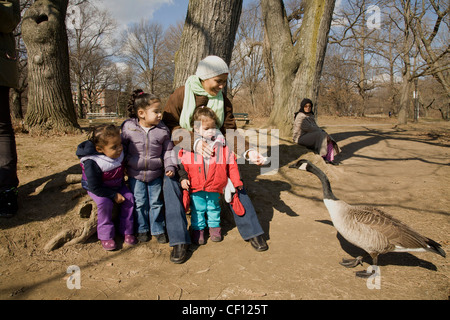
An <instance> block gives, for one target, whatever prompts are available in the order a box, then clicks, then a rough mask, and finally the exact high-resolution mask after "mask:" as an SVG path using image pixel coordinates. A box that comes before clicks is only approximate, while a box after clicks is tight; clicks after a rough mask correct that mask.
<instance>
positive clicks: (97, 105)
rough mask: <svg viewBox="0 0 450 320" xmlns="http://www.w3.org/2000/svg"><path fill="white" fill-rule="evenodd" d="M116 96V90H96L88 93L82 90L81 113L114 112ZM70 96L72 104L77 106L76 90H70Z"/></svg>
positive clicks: (117, 94) (117, 93) (117, 92)
mask: <svg viewBox="0 0 450 320" xmlns="http://www.w3.org/2000/svg"><path fill="white" fill-rule="evenodd" d="M89 96H91V97H89ZM118 96H119V91H117V90H108V89H104V90H98V91H97V92H94V93H91V94H90V95H89V92H88V91H87V90H83V113H84V114H86V113H88V112H95V113H111V112H114V113H116V112H117V100H118ZM72 98H73V102H74V104H75V105H76V106H78V101H77V91H72Z"/></svg>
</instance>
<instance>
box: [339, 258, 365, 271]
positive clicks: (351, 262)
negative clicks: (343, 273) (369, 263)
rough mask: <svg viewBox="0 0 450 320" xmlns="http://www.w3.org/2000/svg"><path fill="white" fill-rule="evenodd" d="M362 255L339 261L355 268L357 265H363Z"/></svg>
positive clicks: (343, 264)
mask: <svg viewBox="0 0 450 320" xmlns="http://www.w3.org/2000/svg"><path fill="white" fill-rule="evenodd" d="M362 259H363V257H362V256H359V257H357V258H355V259H342V261H341V262H339V264H340V265H342V266H344V267H346V268H354V267H356V266H357V265H362V264H363V263H362Z"/></svg>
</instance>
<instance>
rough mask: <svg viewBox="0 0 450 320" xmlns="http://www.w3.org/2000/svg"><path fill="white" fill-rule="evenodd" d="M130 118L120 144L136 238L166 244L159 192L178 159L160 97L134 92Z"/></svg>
mask: <svg viewBox="0 0 450 320" xmlns="http://www.w3.org/2000/svg"><path fill="white" fill-rule="evenodd" d="M128 112H129V117H130V119H128V120H126V121H125V122H124V123H123V124H122V141H123V144H124V146H125V148H126V150H127V155H126V157H125V163H126V169H127V174H128V181H129V185H130V189H131V191H132V192H133V195H134V200H135V217H136V222H137V238H138V240H139V241H143V242H146V241H149V240H150V235H153V236H155V237H156V239H157V241H158V242H159V243H167V238H166V235H165V230H164V229H165V220H164V212H163V201H162V199H161V191H162V184H163V176H164V174H165V175H166V176H168V177H173V176H174V175H175V172H176V170H177V158H176V155H175V154H174V151H173V142H172V140H171V136H170V131H169V129H168V128H167V127H166V125H165V124H164V123H163V122H162V121H161V119H162V107H161V101H160V100H159V98H158V97H157V96H155V95H153V94H149V93H145V92H143V91H142V90H140V89H138V90H135V91H134V93H133V95H132V97H131V99H130V102H129V104H128Z"/></svg>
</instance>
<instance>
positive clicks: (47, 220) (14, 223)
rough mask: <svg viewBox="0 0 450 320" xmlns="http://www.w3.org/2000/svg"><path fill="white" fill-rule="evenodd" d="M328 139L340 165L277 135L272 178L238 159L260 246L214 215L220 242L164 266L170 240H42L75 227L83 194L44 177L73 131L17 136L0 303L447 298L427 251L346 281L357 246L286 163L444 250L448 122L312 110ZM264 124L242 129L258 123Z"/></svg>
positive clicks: (53, 173) (72, 142) (51, 175)
mask: <svg viewBox="0 0 450 320" xmlns="http://www.w3.org/2000/svg"><path fill="white" fill-rule="evenodd" d="M318 121H319V125H321V126H322V127H323V128H324V129H326V130H327V131H328V132H329V133H330V134H332V136H333V137H334V138H335V140H336V141H337V142H338V143H339V145H340V147H341V149H342V153H341V154H340V155H339V156H338V158H337V160H338V161H339V163H340V164H339V166H331V165H325V164H324V163H323V162H322V161H321V159H320V158H318V156H315V155H313V154H312V153H311V152H309V153H305V152H306V150H305V149H304V148H301V147H299V146H296V145H293V144H292V143H291V142H290V139H289V137H286V138H280V139H279V154H280V163H279V170H278V172H276V173H275V174H261V170H260V169H261V168H260V167H257V166H255V165H243V166H241V170H242V174H243V177H244V183H245V186H246V188H247V191H248V193H249V194H250V196H251V198H252V199H253V203H254V206H255V208H256V211H257V213H258V216H259V219H260V222H261V224H262V226H263V228H264V230H265V236H266V239H267V242H268V245H269V250H268V251H266V252H256V251H255V250H253V249H252V247H251V245H250V244H249V243H248V242H245V241H243V240H242V238H241V237H240V235H239V232H238V230H237V228H236V227H235V225H234V223H233V222H232V221H231V220H230V217H227V216H226V214H224V217H223V233H224V240H223V241H222V242H220V243H213V242H211V241H208V242H207V244H206V245H203V246H200V247H199V246H191V249H190V251H189V259H188V260H187V261H186V262H185V263H184V264H180V265H177V264H173V263H171V262H170V261H169V256H170V251H171V249H170V247H169V245H168V244H158V243H157V242H156V240H155V239H152V240H151V241H150V242H148V243H141V244H138V245H136V246H133V247H129V246H121V248H120V249H119V250H117V251H114V252H105V251H104V250H103V249H102V248H101V245H100V243H99V242H98V241H97V239H96V236H95V235H94V236H93V237H91V239H90V241H88V243H84V244H76V245H72V246H63V247H61V248H59V249H57V250H54V251H52V252H50V253H45V252H44V250H43V247H44V246H45V244H46V243H47V242H48V241H49V240H50V239H51V238H52V237H53V236H54V235H55V234H56V233H58V232H59V231H60V230H62V229H66V228H68V227H71V226H72V227H76V226H78V225H80V223H81V221H82V220H81V219H80V218H79V217H78V216H77V212H76V210H75V208H76V207H77V205H78V204H79V203H80V202H81V201H83V200H84V199H86V197H87V196H86V195H85V194H83V193H82V192H81V186H80V185H79V184H74V185H67V186H64V187H59V188H49V187H48V185H49V184H48V183H49V182H50V181H51V180H52V179H57V178H59V177H61V176H65V175H67V174H68V173H79V172H80V167H79V164H78V159H77V158H76V156H75V149H76V146H77V144H78V143H80V142H81V141H83V140H84V139H85V136H84V135H81V134H80V135H77V136H62V137H30V136H28V135H26V134H21V133H19V134H17V148H18V156H19V164H18V166H19V178H20V186H19V197H20V212H19V213H18V215H17V216H16V217H14V218H11V219H2V220H0V229H1V231H0V299H2V300H25V299H33V300H39V299H46V300H47V299H50V300H66V299H68V300H80V299H99V300H103V299H121V300H122V299H124V300H128V299H137V300H140V299H146V300H147V299H149V300H191V299H192V300H197V299H205V300H207V299H212V300H234V299H242V300H317V299H325V300H329V299H338V300H344V299H351V300H354V299H355V300H359V299H369V300H379V299H380V300H384V299H406V300H410V299H419V300H447V299H448V298H449V288H450V285H449V276H450V266H449V262H448V260H447V259H445V258H443V257H441V256H438V255H436V254H433V253H389V254H385V255H382V256H381V257H380V258H379V266H380V269H379V272H380V276H379V278H377V279H369V280H365V279H361V278H357V277H355V271H361V270H365V269H367V268H368V267H369V265H370V263H371V261H370V260H367V261H365V263H364V265H363V266H358V267H356V268H355V269H346V268H344V267H342V266H341V265H340V264H339V261H341V259H342V258H344V257H345V258H348V257H350V256H356V255H358V254H360V253H361V251H360V249H358V248H355V247H354V246H352V245H350V244H349V243H348V242H346V241H345V240H344V239H343V238H342V237H341V236H340V235H339V234H337V232H336V230H335V228H334V227H333V224H332V223H331V220H330V217H329V215H328V212H327V210H326V208H325V206H324V204H323V202H322V188H321V185H320V181H319V180H318V179H317V178H316V177H315V176H313V175H312V174H310V173H308V172H304V171H299V170H295V169H290V168H288V165H289V164H291V163H293V162H294V161H295V160H296V159H298V158H299V157H310V159H313V161H314V162H315V163H317V164H318V166H319V167H320V168H322V169H323V170H324V171H325V172H326V174H327V175H328V177H329V178H330V181H331V185H332V187H333V191H334V194H335V195H336V196H337V197H338V198H340V199H342V200H345V201H347V202H348V203H351V204H356V205H374V206H376V207H378V208H380V209H383V210H385V211H386V212H388V213H390V214H392V215H393V216H394V217H396V218H398V219H400V220H402V221H403V222H405V223H406V224H408V225H409V226H411V227H412V228H413V229H415V230H417V231H418V232H420V233H421V234H423V235H425V236H427V237H430V238H432V239H434V240H435V241H437V242H438V243H440V244H441V245H442V247H443V249H444V250H445V251H446V252H447V253H449V245H450V235H449V230H450V228H449V227H450V220H449V209H448V208H449V207H450V188H449V185H450V161H449V158H450V149H449V146H450V123H449V122H440V121H438V122H426V121H425V120H421V122H420V123H419V124H408V125H405V126H397V125H396V121H395V120H394V119H388V118H337V117H319V120H318ZM262 124H264V119H258V120H255V121H253V123H252V124H250V126H248V127H253V128H258V127H260V126H261V125H262ZM73 265H76V266H78V267H79V268H80V273H79V274H78V275H79V279H80V285H81V287H80V289H76V288H74V289H69V288H68V283H69V284H72V287H73V285H74V284H75V282H70V281H69V282H68V276H69V274H68V273H67V269H68V267H70V266H73Z"/></svg>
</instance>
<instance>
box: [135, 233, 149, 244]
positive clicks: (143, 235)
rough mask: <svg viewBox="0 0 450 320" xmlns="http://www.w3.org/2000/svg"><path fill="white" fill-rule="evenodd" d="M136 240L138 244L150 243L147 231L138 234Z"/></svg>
mask: <svg viewBox="0 0 450 320" xmlns="http://www.w3.org/2000/svg"><path fill="white" fill-rule="evenodd" d="M137 239H138V240H139V242H148V241H150V233H149V232H148V231H147V232H142V233H138V234H137Z"/></svg>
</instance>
